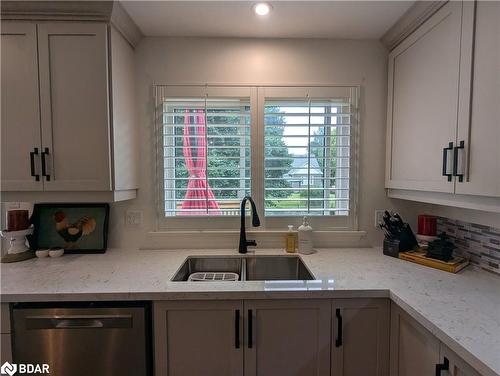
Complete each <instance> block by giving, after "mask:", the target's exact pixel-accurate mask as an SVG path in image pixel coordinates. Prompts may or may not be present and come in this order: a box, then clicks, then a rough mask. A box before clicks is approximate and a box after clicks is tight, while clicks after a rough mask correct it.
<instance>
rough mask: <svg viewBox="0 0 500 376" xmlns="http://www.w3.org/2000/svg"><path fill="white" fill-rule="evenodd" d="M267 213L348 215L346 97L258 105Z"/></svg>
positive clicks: (347, 122) (348, 118) (275, 214)
mask: <svg viewBox="0 0 500 376" xmlns="http://www.w3.org/2000/svg"><path fill="white" fill-rule="evenodd" d="M264 148H265V154H264V171H265V175H264V191H265V199H264V200H265V205H264V207H265V214H266V215H267V216H280V215H284V216H303V215H326V216H329V215H348V214H349V187H350V185H349V161H350V102H349V98H331V99H301V100H298V99H296V100H289V99H281V100H276V99H274V100H267V101H265V104H264Z"/></svg>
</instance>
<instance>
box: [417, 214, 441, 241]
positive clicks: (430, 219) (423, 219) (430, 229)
mask: <svg viewBox="0 0 500 376" xmlns="http://www.w3.org/2000/svg"><path fill="white" fill-rule="evenodd" d="M436 228H437V220H436V217H435V216H433V215H427V214H420V215H419V216H418V234H419V235H426V236H436V232H437V229H436Z"/></svg>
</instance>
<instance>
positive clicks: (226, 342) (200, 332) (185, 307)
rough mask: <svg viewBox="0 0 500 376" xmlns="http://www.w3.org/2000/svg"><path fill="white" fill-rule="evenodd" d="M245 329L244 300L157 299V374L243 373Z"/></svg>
mask: <svg viewBox="0 0 500 376" xmlns="http://www.w3.org/2000/svg"><path fill="white" fill-rule="evenodd" d="M238 315H239V316H238ZM242 330H243V304H242V302H241V301H191V302H186V301H171V302H154V330H153V332H154V337H155V338H154V344H155V375H156V376H185V375H189V376H238V375H239V376H242V375H243V336H242Z"/></svg>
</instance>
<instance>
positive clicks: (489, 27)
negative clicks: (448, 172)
mask: <svg viewBox="0 0 500 376" xmlns="http://www.w3.org/2000/svg"><path fill="white" fill-rule="evenodd" d="M473 61H474V67H473V75H472V77H473V80H472V101H471V109H470V111H471V116H470V121H469V119H467V120H468V121H467V122H464V123H463V124H459V128H458V142H459V143H460V142H461V141H463V142H464V150H460V151H459V152H460V157H461V158H460V161H461V162H462V158H463V163H461V166H459V167H460V168H459V170H460V171H459V172H460V173H464V175H465V176H464V178H463V182H460V181H457V183H456V193H461V194H470V195H479V196H492V197H500V148H499V147H498V145H499V144H500V106H499V103H500V3H499V2H497V1H491V2H490V1H478V2H477V3H476V20H475V36H474V60H473Z"/></svg>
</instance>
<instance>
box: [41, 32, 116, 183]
mask: <svg viewBox="0 0 500 376" xmlns="http://www.w3.org/2000/svg"><path fill="white" fill-rule="evenodd" d="M38 49H39V59H40V62H39V70H40V103H41V123H42V146H43V150H42V153H44V155H43V157H44V158H45V160H46V175H47V177H45V179H44V180H45V181H44V187H45V190H46V191H109V190H111V163H110V162H111V161H110V158H111V156H110V126H109V121H110V119H109V96H108V94H109V92H108V38H107V26H106V24H104V23H81V22H71V23H59V22H58V23H52V22H48V23H41V24H39V26H38Z"/></svg>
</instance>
